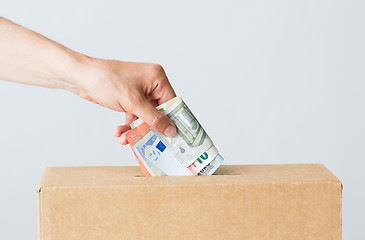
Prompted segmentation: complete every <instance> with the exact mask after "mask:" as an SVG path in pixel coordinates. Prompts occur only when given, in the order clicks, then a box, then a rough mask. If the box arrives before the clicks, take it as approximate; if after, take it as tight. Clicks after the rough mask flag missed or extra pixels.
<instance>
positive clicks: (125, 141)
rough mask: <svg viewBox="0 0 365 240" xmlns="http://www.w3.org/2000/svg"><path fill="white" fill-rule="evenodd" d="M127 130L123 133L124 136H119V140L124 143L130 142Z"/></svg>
mask: <svg viewBox="0 0 365 240" xmlns="http://www.w3.org/2000/svg"><path fill="white" fill-rule="evenodd" d="M127 132H128V131H127ZM127 132H125V133H123V134H122V136H120V138H119V142H120V144H122V145H127V144H128V143H129V142H128V139H127V136H126V135H127Z"/></svg>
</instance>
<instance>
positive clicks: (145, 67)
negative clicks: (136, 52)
mask: <svg viewBox="0 0 365 240" xmlns="http://www.w3.org/2000/svg"><path fill="white" fill-rule="evenodd" d="M87 62H88V63H87V64H85V67H84V70H83V71H82V72H84V74H82V75H83V76H84V77H83V79H82V80H79V81H77V82H78V84H77V85H78V87H76V88H74V89H72V90H71V91H73V92H74V93H76V94H78V95H79V96H80V97H82V98H84V99H86V100H88V101H91V102H94V103H96V104H99V105H101V106H104V107H107V108H110V109H112V110H115V111H120V112H125V118H126V119H125V123H124V125H122V126H118V127H116V128H115V130H114V132H113V135H114V136H115V137H120V143H121V144H123V145H125V144H128V141H127V138H126V136H125V135H126V132H127V131H128V130H130V126H129V124H130V123H131V122H133V121H134V120H136V119H137V117H139V118H141V119H142V120H143V121H145V122H146V123H147V124H148V125H149V126H150V127H151V128H153V129H154V130H156V131H158V132H160V133H162V134H164V135H166V136H174V135H175V134H176V127H175V125H174V123H173V122H172V121H171V119H170V118H168V117H167V116H166V115H165V114H163V113H162V112H160V111H158V110H157V109H156V106H158V105H160V104H162V103H164V102H166V101H168V100H170V99H172V98H174V97H175V96H176V94H175V92H174V90H173V89H172V87H171V85H170V83H169V81H168V79H167V77H166V74H165V71H164V69H163V68H162V67H161V66H160V65H158V64H150V63H133V62H122V61H117V60H101V59H95V58H88V60H87Z"/></svg>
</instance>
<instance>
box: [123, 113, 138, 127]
mask: <svg viewBox="0 0 365 240" xmlns="http://www.w3.org/2000/svg"><path fill="white" fill-rule="evenodd" d="M135 120H137V116H136V115H134V114H132V113H129V112H126V113H125V123H124V124H125V125H130V124H131V123H132V122H133V121H135Z"/></svg>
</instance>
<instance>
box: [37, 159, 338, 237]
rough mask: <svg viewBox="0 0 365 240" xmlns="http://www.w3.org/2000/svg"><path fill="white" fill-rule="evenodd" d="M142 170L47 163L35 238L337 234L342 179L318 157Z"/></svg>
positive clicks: (329, 235) (40, 189)
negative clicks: (194, 171)
mask: <svg viewBox="0 0 365 240" xmlns="http://www.w3.org/2000/svg"><path fill="white" fill-rule="evenodd" d="M141 176H142V172H141V170H140V169H139V168H138V167H51V168H47V169H46V171H45V173H44V176H43V178H42V181H41V184H40V187H39V191H38V199H39V239H40V240H65V239H67V240H73V239H77V240H96V239H97V240H117V239H118V240H120V239H132V240H136V239H148V240H154V239H210V240H211V239H249V240H255V239H260V240H261V239H267V240H276V239H281V240H282V239H288V240H289V239H290V240H298V239H308V240H309V239H311V240H315V239H318V240H326V239H328V240H339V239H341V194H342V193H341V192H342V185H341V183H340V181H339V180H338V179H337V178H336V177H335V176H334V175H333V174H332V173H331V172H330V171H328V170H327V169H326V168H325V167H324V166H322V165H320V164H299V165H229V166H221V167H220V168H219V169H218V171H217V172H216V175H213V176H181V177H172V176H168V177H148V178H146V177H141Z"/></svg>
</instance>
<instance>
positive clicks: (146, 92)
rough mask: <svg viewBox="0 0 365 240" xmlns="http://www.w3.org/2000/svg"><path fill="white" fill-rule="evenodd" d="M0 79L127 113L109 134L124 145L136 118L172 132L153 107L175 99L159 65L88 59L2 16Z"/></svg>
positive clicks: (167, 123) (169, 133)
mask: <svg viewBox="0 0 365 240" xmlns="http://www.w3.org/2000/svg"><path fill="white" fill-rule="evenodd" d="M0 79H1V80H5V81H12V82H18V83H23V84H29V85H36V86H41V87H47V88H58V89H64V90H68V91H70V92H73V93H75V94H77V95H78V96H80V97H82V98H84V99H86V100H88V101H91V102H93V103H96V104H99V105H101V106H103V107H107V108H109V109H112V110H115V111H118V112H125V123H124V125H121V126H118V127H116V128H115V130H114V132H113V135H114V136H115V137H119V139H120V143H121V144H123V145H125V144H128V141H127V138H126V133H127V132H128V130H130V127H129V124H130V123H131V122H132V121H134V120H135V119H137V118H138V117H139V118H141V119H142V120H144V121H145V122H146V123H147V124H148V125H149V126H151V127H152V128H153V129H155V130H156V131H158V132H160V133H162V134H164V135H166V136H173V135H175V134H176V127H175V125H174V123H173V122H172V121H171V120H170V119H169V118H168V117H167V116H166V115H164V114H163V113H161V112H159V111H158V110H156V108H155V107H156V106H158V105H160V104H161V103H164V102H166V101H168V100H170V99H171V98H174V97H175V96H176V94H175V92H174V90H173V88H172V87H171V85H170V83H169V80H168V79H167V77H166V74H165V71H164V69H163V68H162V67H161V65H158V64H151V63H135V62H124V61H118V60H104V59H98V58H93V57H89V56H86V55H84V54H81V53H78V52H75V51H73V50H70V49H68V48H66V47H64V46H62V45H60V44H58V43H56V42H54V41H52V40H50V39H48V38H46V37H44V36H42V35H40V34H38V33H35V32H33V31H31V30H29V29H26V28H24V27H21V26H19V25H17V24H15V23H13V22H11V21H9V20H7V19H5V18H2V17H0Z"/></svg>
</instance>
